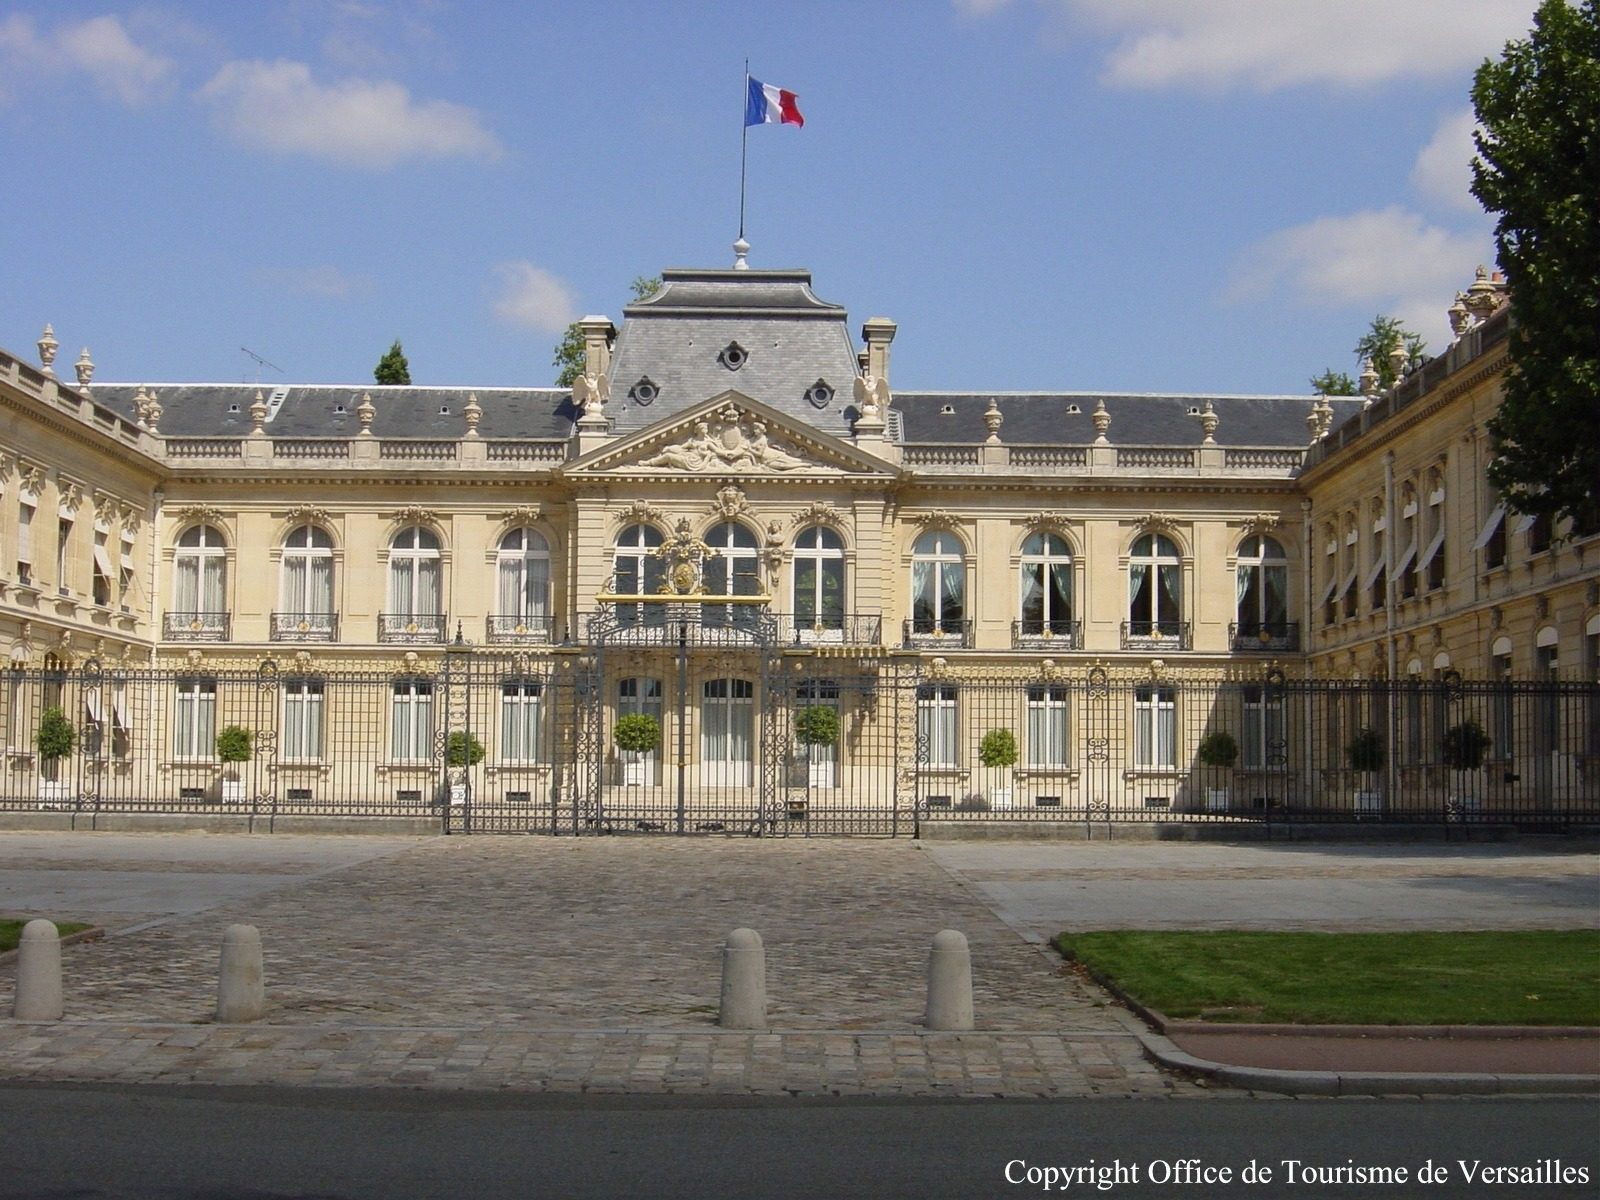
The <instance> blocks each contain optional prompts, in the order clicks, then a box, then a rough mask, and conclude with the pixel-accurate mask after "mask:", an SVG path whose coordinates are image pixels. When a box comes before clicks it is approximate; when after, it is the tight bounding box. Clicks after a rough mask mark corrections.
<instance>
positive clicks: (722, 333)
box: [607, 269, 856, 437]
mask: <svg viewBox="0 0 1600 1200" xmlns="http://www.w3.org/2000/svg"><path fill="white" fill-rule="evenodd" d="M661 280H662V286H661V290H660V291H658V292H656V293H655V295H653V296H650V297H648V298H647V299H644V300H641V301H639V302H637V303H635V304H630V305H628V306H627V307H626V308H625V309H623V317H624V320H623V325H622V329H621V332H620V333H619V335H618V337H617V341H616V345H615V348H614V350H613V353H612V358H611V371H610V376H611V404H610V406H609V407H608V409H607V411H608V412H609V413H610V415H611V418H612V420H613V422H614V424H613V430H614V432H616V433H618V434H623V435H626V434H629V433H632V432H634V431H636V430H639V429H642V428H644V427H645V426H647V425H653V424H655V423H656V422H657V421H659V420H661V419H662V418H663V417H667V416H671V415H672V414H673V413H676V412H679V411H681V410H683V409H685V408H688V407H689V406H691V405H693V404H698V403H699V402H701V401H702V400H705V399H708V398H709V397H711V396H715V395H717V394H718V393H720V392H724V391H727V390H729V389H734V390H737V391H739V392H742V393H743V394H745V395H746V396H749V397H751V398H752V399H754V400H760V401H761V402H762V403H764V404H768V405H770V406H771V407H773V408H775V409H777V410H778V411H779V412H782V413H784V414H786V415H787V416H790V417H793V418H794V419H795V420H797V421H801V422H804V423H806V424H809V425H811V426H813V427H815V428H818V429H822V430H823V431H825V432H827V433H832V434H836V435H838V436H841V437H842V436H848V434H849V432H850V429H849V425H848V423H847V421H846V419H845V409H846V407H847V406H848V405H850V404H851V402H852V396H851V386H852V384H853V383H854V382H855V377H856V350H855V345H854V343H852V342H851V340H850V333H849V330H848V329H847V328H846V325H845V318H846V314H845V310H844V309H843V308H842V307H841V306H840V305H837V304H829V303H828V302H827V301H824V300H819V299H818V298H817V297H816V295H815V294H814V293H813V292H812V291H811V273H810V272H809V271H734V270H720V271H712V270H686V269H671V270H667V271H663V272H662V274H661ZM730 344H737V345H738V346H739V347H740V348H742V349H743V350H744V351H745V353H746V355H747V356H748V357H747V358H746V359H745V361H744V363H743V365H742V366H740V367H739V368H738V369H737V370H730V369H729V368H728V367H727V366H725V365H724V364H723V363H722V362H720V361H718V357H719V355H721V354H722V352H723V350H724V349H725V348H726V347H728V346H729V345H730ZM641 379H649V381H650V382H651V383H652V384H654V385H655V387H656V389H657V395H656V396H655V398H654V399H653V400H652V401H650V402H649V403H648V404H641V403H640V402H639V398H638V393H637V390H636V387H635V385H636V384H638V383H639V381H640V380H641ZM818 380H821V381H823V382H825V383H826V384H827V385H828V386H829V387H830V388H832V389H833V393H834V395H833V398H832V399H831V400H830V401H829V402H828V403H827V404H826V405H823V406H821V407H817V406H815V405H813V404H812V403H811V402H810V401H809V400H807V398H806V392H807V390H808V389H810V388H811V387H812V386H813V385H814V384H815V383H816V382H817V381H818ZM630 392H632V393H633V394H632V395H630Z"/></svg>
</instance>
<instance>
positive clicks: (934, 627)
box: [902, 617, 972, 650]
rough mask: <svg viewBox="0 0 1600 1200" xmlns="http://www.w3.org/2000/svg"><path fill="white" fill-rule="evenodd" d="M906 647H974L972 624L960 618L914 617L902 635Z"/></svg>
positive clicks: (907, 622) (960, 648)
mask: <svg viewBox="0 0 1600 1200" xmlns="http://www.w3.org/2000/svg"><path fill="white" fill-rule="evenodd" d="M902 638H903V640H904V643H905V645H907V646H918V647H930V648H938V649H947V650H966V649H970V648H971V646H972V622H971V621H967V620H963V619H961V618H960V617H912V618H910V619H909V620H908V621H906V622H905V625H904V632H903V634H902Z"/></svg>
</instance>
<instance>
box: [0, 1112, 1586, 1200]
mask: <svg viewBox="0 0 1600 1200" xmlns="http://www.w3.org/2000/svg"><path fill="white" fill-rule="evenodd" d="M0 1128H4V1129H5V1130H6V1131H7V1139H6V1141H7V1144H6V1148H5V1151H4V1153H3V1155H0V1197H24V1196H25V1197H52V1198H59V1200H66V1198H68V1197H72V1198H75V1200H88V1198H91V1197H160V1198H162V1200H209V1198H212V1197H250V1198H262V1197H290V1196H293V1197H327V1198H331V1197H341V1198H343V1197H396V1198H411V1197H450V1198H451V1200H456V1198H465V1197H471V1198H474V1200H476V1198H478V1197H498V1196H507V1197H519V1198H535V1197H562V1198H572V1200H580V1198H585V1197H606V1198H608V1200H609V1198H612V1197H652V1198H653V1197H696V1198H703V1197H722V1196H727V1197H739V1198H741V1200H745V1198H748V1200H765V1198H768V1197H817V1198H827V1200H834V1198H838V1200H845V1198H851V1197H873V1198H877V1197H886V1198H894V1197H918V1198H927V1200H934V1198H944V1197H963V1198H964V1197H990V1196H1017V1197H1022V1196H1030V1195H1040V1194H1044V1193H1045V1192H1046V1187H1045V1181H1044V1177H1043V1176H1042V1174H1041V1175H1040V1176H1038V1177H1037V1178H1036V1179H1035V1180H1033V1181H1031V1182H1030V1181H1029V1179H1028V1173H1029V1170H1030V1169H1034V1170H1036V1171H1042V1170H1043V1169H1045V1168H1054V1169H1058V1170H1059V1169H1062V1168H1099V1169H1102V1170H1104V1169H1108V1168H1111V1169H1115V1168H1116V1167H1118V1166H1120V1168H1121V1170H1122V1173H1123V1176H1124V1178H1126V1177H1127V1176H1128V1175H1129V1174H1130V1173H1132V1172H1135V1171H1136V1172H1137V1178H1138V1182H1132V1181H1127V1182H1115V1181H1114V1180H1113V1181H1112V1182H1111V1186H1109V1187H1097V1186H1096V1184H1095V1182H1094V1181H1093V1180H1092V1179H1090V1180H1080V1181H1079V1182H1076V1183H1073V1184H1071V1185H1069V1186H1068V1187H1066V1188H1065V1189H1063V1188H1062V1187H1061V1185H1060V1178H1059V1177H1056V1178H1055V1179H1053V1180H1052V1182H1053V1183H1054V1184H1055V1187H1054V1189H1053V1191H1052V1192H1051V1194H1056V1195H1060V1194H1062V1192H1063V1190H1064V1191H1065V1192H1066V1194H1068V1195H1070V1194H1073V1193H1077V1192H1082V1193H1086V1194H1089V1195H1097V1196H1112V1197H1145V1196H1177V1195H1181V1196H1184V1197H1191V1196H1192V1197H1223V1196H1227V1197H1233V1196H1253V1197H1263V1198H1265V1197H1276V1196H1291V1195H1293V1196H1299V1195H1327V1196H1337V1197H1340V1198H1341V1200H1343V1198H1345V1197H1368V1196H1407V1195H1432V1196H1459V1195H1472V1196H1498V1195H1505V1196H1511V1195H1517V1196H1534V1197H1546V1196H1551V1197H1555V1196H1593V1195H1595V1193H1596V1182H1595V1181H1596V1179H1597V1178H1600V1176H1597V1170H1600V1138H1597V1136H1596V1134H1597V1132H1600V1104H1597V1103H1595V1102H1593V1101H1583V1100H1571V1101H1555V1100H1493V1099H1487V1100H1485V1099H1460V1100H1444V1099H1440V1100H1427V1101H1419V1100H1394V1101H1387V1100H1372V1101H1357V1100H1332V1101H1307V1100H1300V1101H1274V1100H1240V1101H1231V1100H1202V1101H1167V1100H1160V1101H1139V1100H1127V1101H1123V1100H1108V1099H1097V1100H1088V1101H1055V1102H1018V1103H1011V1102H1000V1101H991V1102H980V1103H966V1102H963V1103H933V1102H925V1101H924V1102H911V1101H894V1100H865V1099H863V1100H831V1101H822V1102H807V1101H795V1100H773V1101H749V1100H723V1101H716V1100H706V1099H695V1100H686V1099H683V1098H654V1099H646V1098H641V1097H628V1096H599V1097H595V1096H583V1095H566V1096H556V1095H543V1096H539V1095H531V1096H530V1095H516V1096H512V1095H504V1094H484V1093H456V1094H449V1093H440V1092H405V1091H394V1090H386V1091H360V1092H345V1091H331V1090H307V1089H301V1090H297V1091H286V1090H276V1089H249V1090H222V1089H193V1088H172V1087H160V1088H146V1089H125V1088H117V1089H109V1088H88V1087H79V1088H70V1087H64V1086H10V1087H0ZM1556 1159H1559V1160H1560V1161H1559V1167H1556V1168H1554V1169H1556V1170H1566V1171H1568V1172H1576V1171H1583V1172H1585V1173H1586V1178H1585V1179H1576V1178H1574V1179H1573V1182H1570V1183H1566V1184H1558V1183H1557V1184H1540V1183H1537V1182H1533V1183H1512V1182H1506V1183H1499V1184H1495V1183H1491V1184H1487V1185H1486V1184H1484V1183H1483V1182H1482V1178H1483V1177H1482V1175H1481V1173H1479V1174H1477V1175H1475V1181H1469V1180H1468V1179H1467V1178H1466V1168H1467V1167H1472V1166H1473V1164H1478V1166H1477V1167H1476V1168H1474V1169H1475V1170H1476V1171H1478V1172H1481V1170H1482V1168H1483V1167H1487V1166H1493V1167H1495V1168H1505V1167H1512V1168H1516V1169H1519V1170H1533V1171H1543V1172H1544V1173H1545V1175H1546V1177H1548V1175H1549V1174H1550V1173H1551V1171H1552V1167H1551V1165H1550V1164H1549V1163H1547V1162H1546V1161H1545V1160H1556ZM1252 1160H1254V1161H1255V1163H1256V1165H1257V1167H1258V1169H1259V1168H1265V1169H1267V1170H1270V1171H1271V1172H1272V1177H1271V1179H1270V1180H1265V1181H1258V1182H1251V1183H1246V1182H1243V1181H1242V1179H1241V1173H1242V1172H1243V1171H1244V1170H1245V1169H1246V1168H1247V1167H1249V1166H1250V1164H1251V1162H1252ZM1430 1160H1431V1161H1432V1163H1433V1165H1434V1166H1435V1167H1436V1168H1443V1169H1444V1170H1445V1171H1447V1172H1448V1175H1447V1178H1446V1179H1445V1180H1444V1181H1443V1182H1437V1183H1431V1184H1420V1183H1416V1182H1414V1181H1415V1177H1416V1172H1417V1170H1418V1169H1419V1168H1421V1167H1423V1166H1424V1165H1425V1164H1427V1163H1428V1162H1429V1161H1430ZM1291 1162H1293V1163H1296V1164H1298V1165H1293V1166H1291V1165H1289V1164H1290V1163H1291ZM1340 1168H1343V1169H1345V1170H1347V1171H1349V1170H1353V1169H1355V1168H1363V1169H1371V1168H1387V1169H1390V1170H1398V1169H1402V1168H1403V1169H1404V1170H1405V1171H1406V1172H1407V1181H1406V1182H1405V1183H1403V1184H1397V1183H1391V1182H1377V1183H1353V1184H1352V1183H1342V1182H1333V1181H1330V1182H1317V1181H1316V1180H1318V1179H1319V1178H1320V1177H1319V1176H1317V1175H1315V1174H1313V1175H1312V1176H1311V1179H1312V1180H1313V1181H1311V1182H1308V1181H1307V1173H1308V1172H1317V1171H1323V1170H1330V1169H1340ZM1224 1170H1226V1171H1229V1172H1230V1175H1229V1176H1228V1177H1227V1178H1226V1179H1224V1178H1223V1177H1222V1176H1221V1172H1222V1171H1224ZM1008 1171H1009V1173H1010V1175H1011V1177H1012V1179H1013V1180H1015V1181H1017V1182H1008V1181H1007V1178H1006V1176H1007V1172H1008ZM1291 1171H1293V1172H1294V1174H1293V1176H1292V1177H1291V1176H1290V1174H1289V1173H1290V1172H1291ZM1203 1172H1210V1173H1211V1178H1212V1180H1213V1181H1212V1182H1190V1180H1191V1179H1193V1178H1195V1177H1196V1176H1197V1175H1198V1174H1200V1173H1203ZM1152 1177H1154V1180H1153V1181H1152Z"/></svg>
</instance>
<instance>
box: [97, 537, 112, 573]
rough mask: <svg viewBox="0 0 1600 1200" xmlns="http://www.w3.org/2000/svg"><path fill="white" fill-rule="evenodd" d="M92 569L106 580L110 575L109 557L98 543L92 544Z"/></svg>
mask: <svg viewBox="0 0 1600 1200" xmlns="http://www.w3.org/2000/svg"><path fill="white" fill-rule="evenodd" d="M94 568H95V570H97V571H99V572H100V574H102V575H104V576H106V577H107V578H108V579H109V578H110V577H111V575H112V570H111V556H110V555H109V554H107V553H106V548H105V547H104V546H102V545H101V544H100V543H99V542H96V543H95V544H94Z"/></svg>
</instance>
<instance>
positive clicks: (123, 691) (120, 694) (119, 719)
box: [111, 683, 133, 733]
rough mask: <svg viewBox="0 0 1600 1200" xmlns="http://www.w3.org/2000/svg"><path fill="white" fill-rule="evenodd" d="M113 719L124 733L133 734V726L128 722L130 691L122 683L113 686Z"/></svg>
mask: <svg viewBox="0 0 1600 1200" xmlns="http://www.w3.org/2000/svg"><path fill="white" fill-rule="evenodd" d="M111 719H112V720H113V721H115V722H116V723H117V728H118V729H120V730H122V731H123V732H124V733H129V732H132V730H133V725H132V724H131V723H130V722H129V721H128V690H127V688H126V687H124V686H123V685H122V684H120V683H114V684H112V685H111Z"/></svg>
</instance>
